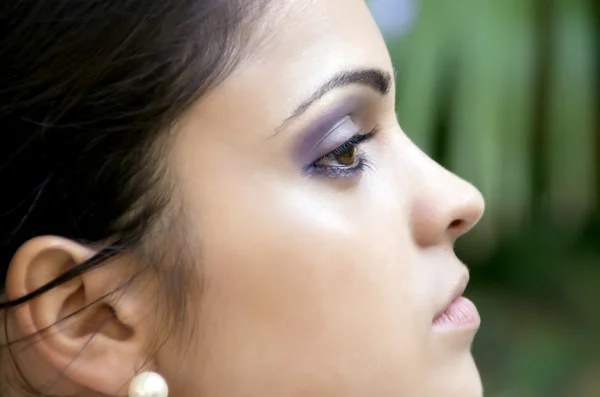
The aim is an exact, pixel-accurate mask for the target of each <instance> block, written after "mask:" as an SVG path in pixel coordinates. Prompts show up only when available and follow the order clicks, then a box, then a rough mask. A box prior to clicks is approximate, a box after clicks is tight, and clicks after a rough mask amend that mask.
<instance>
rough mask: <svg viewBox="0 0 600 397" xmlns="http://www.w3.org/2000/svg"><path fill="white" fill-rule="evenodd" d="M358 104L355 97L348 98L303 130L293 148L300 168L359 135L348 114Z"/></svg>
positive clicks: (357, 99)
mask: <svg viewBox="0 0 600 397" xmlns="http://www.w3.org/2000/svg"><path fill="white" fill-rule="evenodd" d="M360 102H361V101H360V99H359V98H357V97H352V98H348V99H347V100H345V101H343V102H342V103H340V104H339V105H338V106H336V107H335V108H333V109H331V110H329V111H327V112H326V113H324V114H322V115H320V116H319V117H318V119H317V120H316V121H315V122H313V123H312V124H311V125H309V126H308V127H307V128H305V129H304V131H303V132H302V133H301V135H300V138H299V140H298V142H297V144H296V146H295V148H294V158H295V160H296V161H297V162H298V163H299V164H300V165H302V166H304V165H307V164H310V163H311V162H313V161H315V160H317V159H319V158H320V157H322V156H324V155H326V154H327V153H329V152H330V151H332V150H334V149H335V148H337V147H338V146H340V145H342V144H343V143H344V142H346V141H347V140H348V139H350V138H352V136H353V135H355V134H357V133H359V132H360V128H359V127H358V126H356V124H355V123H354V121H353V120H352V118H351V117H350V114H351V113H352V112H353V111H355V110H356V109H357V108H358V106H359V104H360Z"/></svg>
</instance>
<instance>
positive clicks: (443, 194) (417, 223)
mask: <svg viewBox="0 0 600 397" xmlns="http://www.w3.org/2000/svg"><path fill="white" fill-rule="evenodd" d="M418 167H419V172H418V173H417V174H418V175H417V177H416V178H414V179H413V191H414V196H413V202H412V206H411V214H410V216H411V225H412V233H413V236H414V239H415V241H416V242H417V243H418V244H419V245H420V246H430V245H435V244H439V243H442V242H454V240H456V239H457V238H458V237H460V236H461V235H463V234H464V233H466V232H467V231H469V230H470V229H471V228H472V227H473V226H474V225H475V224H476V223H477V222H478V221H479V219H480V218H481V216H482V215H483V210H484V200H483V197H482V195H481V193H480V192H479V191H478V190H477V189H476V188H475V187H474V186H473V185H471V184H470V183H468V182H467V181H465V180H463V179H461V178H459V177H458V176H456V175H455V174H453V173H451V172H450V171H448V170H446V169H444V168H443V167H442V166H440V165H439V164H437V163H436V162H434V161H433V160H431V159H430V158H429V157H426V156H425V155H424V154H423V155H422V156H420V161H419V164H418Z"/></svg>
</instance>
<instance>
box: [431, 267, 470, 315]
mask: <svg viewBox="0 0 600 397" xmlns="http://www.w3.org/2000/svg"><path fill="white" fill-rule="evenodd" d="M467 284H469V273H468V272H465V273H464V274H462V275H461V277H460V278H459V279H458V280H457V281H456V283H455V285H454V288H453V289H452V290H451V293H450V294H449V295H448V296H449V297H448V299H447V300H446V303H445V304H444V306H443V308H441V309H440V310H438V311H437V312H436V314H435V316H434V317H433V321H435V320H437V319H438V318H439V317H440V316H441V315H442V314H444V312H446V310H448V308H449V307H450V305H452V303H453V302H454V301H455V300H456V299H458V298H460V297H461V296H462V295H463V294H464V293H465V290H466V289H467Z"/></svg>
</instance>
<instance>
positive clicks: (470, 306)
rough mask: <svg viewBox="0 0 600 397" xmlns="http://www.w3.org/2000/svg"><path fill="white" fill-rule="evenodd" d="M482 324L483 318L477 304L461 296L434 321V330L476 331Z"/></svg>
mask: <svg viewBox="0 0 600 397" xmlns="http://www.w3.org/2000/svg"><path fill="white" fill-rule="evenodd" d="M480 324H481V317H479V312H478V311H477V307H475V304H474V303H473V302H471V301H470V300H469V299H467V298H465V297H463V296H461V297H459V298H457V299H456V300H454V302H452V304H450V306H448V308H447V309H446V311H445V312H444V313H442V314H441V315H440V316H439V317H437V318H436V319H435V320H434V321H433V328H434V329H435V330H463V329H474V330H476V329H478V328H479V325H480Z"/></svg>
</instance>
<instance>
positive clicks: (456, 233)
mask: <svg viewBox="0 0 600 397" xmlns="http://www.w3.org/2000/svg"><path fill="white" fill-rule="evenodd" d="M464 183H466V184H467V182H464ZM467 185H468V186H467V187H465V188H464V189H465V190H464V196H463V197H460V198H459V199H458V200H457V201H456V203H455V204H454V206H455V207H454V208H453V211H452V214H451V215H450V222H449V224H448V226H447V227H446V230H447V233H448V235H449V237H450V238H451V239H452V240H453V241H454V240H456V239H457V238H459V237H460V236H462V235H463V234H465V233H467V232H468V231H469V230H471V229H472V228H473V227H474V226H475V225H476V224H477V222H479V219H481V217H482V216H483V212H484V208H485V201H484V199H483V196H482V195H481V193H480V192H479V190H477V189H476V188H475V187H474V186H473V185H471V184H467Z"/></svg>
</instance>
